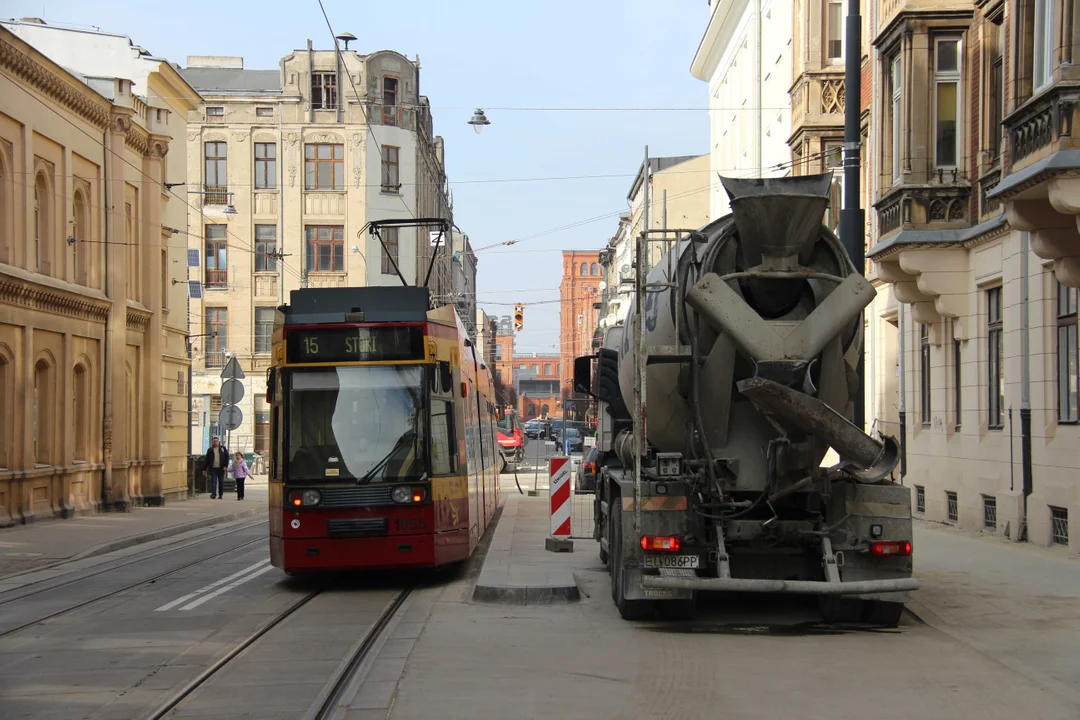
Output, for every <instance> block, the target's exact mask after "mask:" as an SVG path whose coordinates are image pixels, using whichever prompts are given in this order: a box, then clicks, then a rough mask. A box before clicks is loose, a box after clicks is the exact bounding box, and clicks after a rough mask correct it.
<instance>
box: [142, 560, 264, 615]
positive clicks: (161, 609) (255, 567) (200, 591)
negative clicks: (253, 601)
mask: <svg viewBox="0 0 1080 720" xmlns="http://www.w3.org/2000/svg"><path fill="white" fill-rule="evenodd" d="M268 562H270V560H269V559H266V560H260V561H259V562H257V563H255V564H254V565H252V566H250V567H246V568H244V569H243V570H241V571H240V572H237V573H233V574H232V575H230V576H229V577H226V578H222V579H220V580H217V581H215V582H212V583H210V584H209V585H207V586H206V587H201V588H199V589H198V590H196V591H195V592H192V593H188V594H187V595H184V596H183V597H179V598H177V599H175V600H173V601H172V602H170V603H166V604H164V605H162V606H161V607H159V608H158V609H157V610H155V611H154V612H164V611H165V610H172V609H173V608H174V607H176V606H177V605H180V604H183V603H185V602H187V601H188V600H190V599H191V598H193V597H196V596H198V595H201V594H203V593H204V592H209V591H210V590H213V589H214V588H216V587H218V586H219V585H224V584H225V583H227V582H230V581H232V580H235V579H236V578H238V577H240V576H241V575H246V574H248V573H250V572H253V571H255V570H258V569H259V568H260V567H262V566H263V565H266V563H268ZM269 569H270V568H269V567H267V568H265V569H264V570H269ZM182 609H184V610H187V609H188V608H186V607H185V608H182Z"/></svg>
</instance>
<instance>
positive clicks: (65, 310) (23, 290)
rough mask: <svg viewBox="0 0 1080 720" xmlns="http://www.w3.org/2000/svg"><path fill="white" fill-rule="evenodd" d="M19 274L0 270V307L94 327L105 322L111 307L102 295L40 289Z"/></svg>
mask: <svg viewBox="0 0 1080 720" xmlns="http://www.w3.org/2000/svg"><path fill="white" fill-rule="evenodd" d="M15 273H17V274H15ZM23 274H24V271H21V270H19V269H17V268H11V267H5V268H3V269H2V270H0V303H3V304H6V305H13V306H15V307H21V308H26V309H27V310H40V311H44V312H49V313H53V314H54V315H63V316H65V317H73V318H77V319H79V320H89V321H91V322H98V323H103V322H105V320H106V319H107V318H108V316H109V309H110V308H111V307H112V303H111V302H110V301H109V299H108V298H106V297H105V296H104V295H99V294H97V293H96V291H94V290H90V289H89V288H80V289H79V290H68V289H66V288H61V287H52V286H49V285H44V284H42V283H41V282H37V281H35V280H34V279H31V278H30V277H29V274H28V273H27V277H22V275H23ZM73 287H74V286H73ZM90 293H94V294H93V295H91V294H90Z"/></svg>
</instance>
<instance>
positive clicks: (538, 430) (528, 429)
mask: <svg viewBox="0 0 1080 720" xmlns="http://www.w3.org/2000/svg"><path fill="white" fill-rule="evenodd" d="M550 431H551V427H550V425H549V424H548V423H547V421H546V420H541V419H540V418H533V419H532V420H529V421H528V422H527V423H525V437H527V438H530V439H532V440H536V439H537V438H543V437H547V436H548V434H549V433H550Z"/></svg>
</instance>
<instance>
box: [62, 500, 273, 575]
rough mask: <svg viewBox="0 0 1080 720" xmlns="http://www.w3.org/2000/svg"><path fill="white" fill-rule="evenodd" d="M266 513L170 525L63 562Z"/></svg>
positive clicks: (252, 510)
mask: <svg viewBox="0 0 1080 720" xmlns="http://www.w3.org/2000/svg"><path fill="white" fill-rule="evenodd" d="M265 512H266V509H265V508H250V509H247V510H238V511H236V512H234V513H228V514H226V515H217V516H215V517H209V518H203V519H201V520H192V521H191V522H186V523H180V524H178V525H169V526H168V527H164V528H160V529H158V530H154V531H152V532H148V533H143V534H141V535H128V536H127V537H122V538H119V539H117V540H111V541H109V542H106V543H102V544H100V545H96V546H94V547H92V548H90V549H88V550H83V551H82V552H81V553H79V554H77V555H73V556H71V557H69V558H66V559H64V560H63V561H62V562H73V561H75V560H84V559H86V558H89V557H95V556H97V555H104V554H106V553H111V552H115V551H117V550H124V549H125V548H129V547H131V546H133V545H142V544H143V543H148V542H153V541H154V540H162V539H164V538H168V537H172V536H173V535H180V534H182V533H186V532H190V531H191V530H199V529H202V528H204V527H209V526H211V525H217V524H218V523H231V522H235V521H237V520H246V519H247V518H249V517H253V516H255V515H262V514H263V513H265Z"/></svg>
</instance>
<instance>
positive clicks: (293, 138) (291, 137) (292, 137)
mask: <svg viewBox="0 0 1080 720" xmlns="http://www.w3.org/2000/svg"><path fill="white" fill-rule="evenodd" d="M285 140H286V142H288V144H289V147H291V148H295V147H296V145H297V143H299V142H300V136H299V135H297V134H296V133H294V132H291V133H289V134H288V135H286V136H285Z"/></svg>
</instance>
